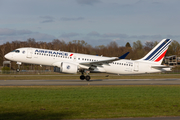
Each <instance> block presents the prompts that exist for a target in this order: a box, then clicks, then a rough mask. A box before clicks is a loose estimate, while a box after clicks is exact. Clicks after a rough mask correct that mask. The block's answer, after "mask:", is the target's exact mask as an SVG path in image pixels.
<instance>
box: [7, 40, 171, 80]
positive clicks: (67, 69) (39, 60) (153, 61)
mask: <svg viewBox="0 0 180 120" xmlns="http://www.w3.org/2000/svg"><path fill="white" fill-rule="evenodd" d="M170 43H171V39H163V40H162V41H160V42H159V43H158V44H157V45H156V46H155V47H154V48H153V49H152V50H151V51H150V52H149V53H148V54H147V55H145V56H144V57H143V58H141V59H138V60H127V59H125V57H126V56H127V55H128V54H129V52H127V53H125V54H124V55H122V56H121V57H104V56H95V55H87V54H80V53H72V52H65V51H60V50H59V51H55V50H48V49H40V48H32V47H24V48H18V49H15V50H13V51H12V52H9V53H7V54H6V55H5V56H4V57H5V58H6V59H8V60H11V61H15V62H17V64H18V65H21V64H22V63H28V64H37V65H45V66H54V67H55V68H56V69H58V70H56V71H57V72H61V73H71V74H72V73H73V74H75V73H78V72H81V73H82V75H81V76H80V79H81V80H84V79H86V80H87V81H89V80H90V78H91V77H90V75H89V73H90V72H97V73H100V72H104V73H112V74H117V75H132V74H145V73H158V72H163V71H171V68H170V67H168V66H165V65H161V63H162V61H163V58H164V56H165V54H166V52H167V49H168V47H169V45H170ZM19 70H20V69H19V68H18V69H17V71H19ZM84 74H87V75H84Z"/></svg>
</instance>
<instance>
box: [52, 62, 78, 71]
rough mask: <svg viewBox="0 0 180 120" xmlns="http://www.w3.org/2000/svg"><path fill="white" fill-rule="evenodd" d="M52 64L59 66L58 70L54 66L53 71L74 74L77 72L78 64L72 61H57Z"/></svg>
mask: <svg viewBox="0 0 180 120" xmlns="http://www.w3.org/2000/svg"><path fill="white" fill-rule="evenodd" d="M54 65H56V66H57V67H58V68H60V69H59V70H57V68H56V70H55V72H62V73H72V74H75V73H77V72H78V66H77V65H75V64H72V63H66V62H61V63H60V62H58V63H55V64H54Z"/></svg>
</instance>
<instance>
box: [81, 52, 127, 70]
mask: <svg viewBox="0 0 180 120" xmlns="http://www.w3.org/2000/svg"><path fill="white" fill-rule="evenodd" d="M128 54H129V52H127V53H125V54H124V55H122V56H120V57H113V58H109V59H105V60H100V61H92V62H81V63H79V64H80V65H85V66H87V67H89V69H90V68H95V67H102V65H109V63H112V62H113V61H117V60H120V59H124V58H125V57H126V56H127V55H128Z"/></svg>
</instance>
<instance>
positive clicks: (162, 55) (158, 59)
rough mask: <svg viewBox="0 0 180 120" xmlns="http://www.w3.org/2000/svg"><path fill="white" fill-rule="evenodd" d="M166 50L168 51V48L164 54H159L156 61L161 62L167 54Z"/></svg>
mask: <svg viewBox="0 0 180 120" xmlns="http://www.w3.org/2000/svg"><path fill="white" fill-rule="evenodd" d="M166 52H167V50H166V51H165V52H164V53H163V54H161V56H159V57H158V58H157V59H156V60H155V62H159V61H160V60H161V59H162V58H163V57H164V56H165V54H166Z"/></svg>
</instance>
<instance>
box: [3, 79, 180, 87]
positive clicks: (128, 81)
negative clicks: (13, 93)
mask: <svg viewBox="0 0 180 120" xmlns="http://www.w3.org/2000/svg"><path fill="white" fill-rule="evenodd" d="M49 85H51V86H56V85H74V86H75V85H180V79H179V78H175V79H97V80H90V81H85V80H83V81H82V80H0V86H49Z"/></svg>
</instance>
